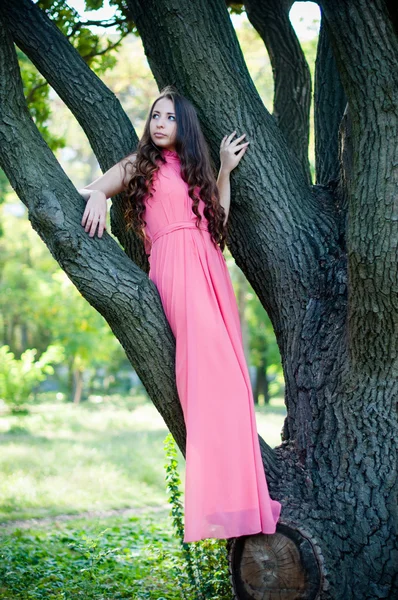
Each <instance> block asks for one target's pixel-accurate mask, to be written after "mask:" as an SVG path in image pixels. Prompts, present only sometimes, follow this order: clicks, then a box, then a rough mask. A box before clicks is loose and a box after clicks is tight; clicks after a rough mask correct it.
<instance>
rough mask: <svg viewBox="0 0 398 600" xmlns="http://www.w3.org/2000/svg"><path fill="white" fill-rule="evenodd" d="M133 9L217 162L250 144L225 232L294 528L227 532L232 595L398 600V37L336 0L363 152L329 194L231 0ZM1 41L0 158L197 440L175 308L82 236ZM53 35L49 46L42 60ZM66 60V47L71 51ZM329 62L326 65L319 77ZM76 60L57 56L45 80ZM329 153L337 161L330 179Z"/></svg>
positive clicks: (69, 189)
mask: <svg viewBox="0 0 398 600" xmlns="http://www.w3.org/2000/svg"><path fill="white" fill-rule="evenodd" d="M27 2H28V4H30V6H31V8H30V10H32V14H36V12H34V11H37V10H38V9H37V7H35V6H34V5H33V4H31V3H29V1H28V0H16V2H11V0H3V3H2V7H3V8H2V10H3V16H4V19H5V21H6V22H7V24H8V26H9V29H10V31H12V32H13V35H15V36H16V35H17V33H15V31H17V30H18V31H20V29H21V28H20V27H16V26H15V18H16V16H18V15H16V14H15V12H14V9H12V6H18V7H19V8H20V9H21V10H23V9H24V6H26V4H27ZM126 2H127V4H128V7H129V9H130V10H131V13H132V15H133V18H134V19H135V23H136V25H137V28H138V30H139V33H140V35H141V37H142V40H143V43H144V47H145V51H146V54H147V56H148V60H149V63H150V66H151V68H152V71H153V73H154V75H155V77H156V80H157V82H158V85H159V86H160V87H161V86H163V85H165V84H169V83H175V84H176V85H177V87H178V88H179V89H180V91H181V92H182V93H184V94H185V95H186V96H187V97H188V98H190V99H191V101H192V102H193V103H194V105H195V106H196V108H197V110H198V114H199V117H200V119H201V122H202V126H203V130H204V132H205V135H206V137H207V140H208V142H209V144H210V147H211V153H212V156H213V159H214V162H215V164H216V165H218V149H219V143H220V140H221V139H222V137H223V136H224V135H225V133H228V132H229V131H232V130H233V129H235V128H237V129H238V132H241V133H243V132H246V133H247V137H248V139H250V140H251V142H252V144H251V146H250V150H249V151H248V152H247V153H246V155H245V158H244V160H242V162H241V164H240V165H239V167H238V169H236V171H234V172H233V174H232V192H233V197H232V205H231V212H230V217H229V223H230V233H229V239H228V243H229V248H230V250H231V252H232V254H233V256H234V257H235V260H236V262H237V264H238V266H239V267H240V268H241V269H242V271H243V272H244V273H245V275H246V277H247V278H248V280H249V282H250V284H251V285H252V287H253V289H254V290H255V291H256V293H257V294H258V296H259V298H260V300H261V302H262V303H263V305H264V307H265V309H266V310H267V312H268V314H269V316H270V319H271V321H272V323H273V326H274V330H275V334H276V337H277V341H278V345H279V349H280V352H281V357H282V364H283V369H284V375H285V381H286V397H285V400H286V406H287V411H288V416H287V418H286V421H285V425H284V429H283V440H282V443H281V445H280V446H278V447H277V448H275V449H274V450H273V449H271V448H269V446H267V444H265V443H264V442H263V440H260V443H261V449H262V455H263V461H264V466H265V471H266V474H267V481H268V483H269V489H270V493H271V496H272V497H274V498H276V499H278V500H279V501H280V502H281V503H282V506H283V508H282V515H281V520H280V523H279V524H278V529H277V533H276V534H275V535H273V536H266V535H257V536H249V537H242V538H237V539H236V540H232V541H231V542H230V543H229V551H230V561H231V568H232V575H233V582H234V588H235V593H236V594H237V595H238V597H239V598H242V599H245V600H254V599H257V598H261V599H264V600H269V599H274V598H278V599H281V600H287V599H289V600H293V599H296V598H301V599H302V600H304V599H309V598H316V597H319V598H321V599H322V600H352V599H355V600H375V599H378V598H394V597H398V580H397V565H398V542H397V539H398V537H397V533H398V531H397V529H398V518H397V506H398V502H397V499H398V498H397V496H398V486H397V472H396V458H397V447H396V445H397V439H398V435H397V434H398V431H397V430H398V427H397V413H396V402H397V395H398V302H397V291H398V273H397V269H398V257H397V243H396V240H397V239H398V202H397V196H396V193H397V182H398V172H397V170H398V155H397V152H398V144H397V139H398V127H397V122H398V115H397V113H398V108H397V98H398V83H397V69H396V65H397V57H398V48H397V37H396V32H395V30H394V26H393V23H392V21H391V17H390V15H389V14H388V13H387V9H386V5H385V4H384V3H383V2H382V0H376V1H375V2H372V3H369V2H366V0H352V1H351V2H346V1H344V0H323V1H322V2H321V5H322V9H323V24H324V26H325V32H324V33H323V35H324V34H327V35H328V36H329V40H330V43H331V47H332V50H333V56H334V59H335V61H336V65H337V69H338V73H339V75H340V79H341V83H342V85H343V88H344V94H345V97H346V99H347V102H348V105H349V113H347V114H349V119H348V125H349V127H347V128H346V129H345V132H344V131H342V133H341V136H340V139H341V140H342V141H343V140H348V141H349V152H348V154H347V148H341V149H340V152H339V155H340V156H341V157H342V158H344V156H345V157H346V158H347V156H348V158H349V160H348V161H344V160H343V162H342V163H340V164H338V165H337V170H338V172H339V173H338V177H339V186H338V190H337V188H336V187H333V186H329V185H327V184H328V182H327V181H324V178H326V175H325V174H322V177H321V179H322V183H323V184H325V185H318V186H315V187H311V186H309V185H308V179H307V178H306V175H305V174H304V173H303V168H302V161H301V160H300V159H299V158H297V156H296V153H295V151H294V150H293V149H292V147H289V143H288V141H287V136H286V134H282V133H281V131H280V130H279V128H278V125H277V124H276V123H275V119H273V118H272V117H271V115H269V113H268V112H267V111H266V110H265V108H264V106H263V104H262V102H261V100H260V98H259V96H258V94H257V92H256V90H255V87H254V85H253V83H252V81H251V79H250V76H249V74H248V72H247V68H246V65H245V63H244V60H243V57H242V54H241V51H240V48H239V45H238V43H237V40H236V36H235V34H234V31H233V27H232V24H231V22H230V19H229V16H228V13H227V9H226V6H225V3H224V1H223V0H204V1H203V2H186V1H185V0H156V1H155V0H126ZM18 35H20V34H18ZM24 35H27V33H26V32H25V34H24ZM32 35H33V34H32ZM28 37H29V36H28ZM0 41H1V44H0V113H1V119H0V163H1V165H2V166H3V168H4V170H5V172H6V174H7V176H8V177H9V179H10V181H11V183H12V184H13V186H14V188H15V189H16V190H17V192H18V194H19V195H20V197H21V199H22V200H23V201H24V202H25V204H26V205H27V206H28V208H29V216H30V219H31V222H32V225H33V226H34V227H35V229H36V230H37V231H38V232H39V233H40V235H41V237H42V238H43V240H44V241H45V242H46V243H47V245H48V246H49V248H50V250H51V251H52V253H53V254H54V256H55V257H56V259H57V260H58V261H59V263H60V265H61V266H62V267H63V268H64V269H65V271H66V272H67V273H68V275H69V276H70V277H71V279H72V280H73V281H74V283H75V284H76V285H77V287H78V288H79V289H80V290H81V292H82V293H83V295H84V296H85V297H86V298H87V299H88V301H89V302H90V303H92V304H93V305H94V306H95V307H96V308H97V310H99V312H101V314H103V315H104V316H105V318H106V319H107V320H108V322H109V323H110V325H111V327H112V329H113V331H114V332H115V335H117V337H118V338H119V340H120V341H121V343H122V344H123V346H124V348H125V349H126V353H127V355H128V357H129V359H130V360H131V362H132V364H133V366H134V367H135V368H136V370H137V372H138V373H139V376H140V378H141V380H142V381H143V383H144V385H145V386H146V388H147V390H148V392H149V394H150V395H151V397H152V399H153V400H154V403H155V405H156V406H157V407H158V409H159V411H160V412H161V413H162V415H163V416H164V418H165V420H166V423H167V424H168V426H169V428H170V430H171V431H172V432H173V434H174V435H175V437H176V439H177V442H178V443H179V446H180V448H181V449H182V451H184V442H185V429H184V425H183V419H182V414H181V410H180V406H179V402H178V397H177V394H176V390H175V381H174V364H173V358H174V351H175V346H174V340H173V338H172V335H171V333H170V329H169V328H168V327H167V323H166V322H165V319H164V314H163V311H162V308H161V304H160V300H159V298H158V296H157V294H156V292H155V290H154V289H153V286H151V282H149V281H148V278H147V277H146V275H145V273H143V271H141V270H140V269H139V268H138V267H137V266H136V265H135V264H134V263H133V262H132V261H130V260H129V259H128V258H127V257H126V255H125V254H124V253H123V252H122V251H121V250H120V248H119V247H118V246H117V245H116V244H114V243H112V240H110V239H109V237H107V236H105V237H104V239H103V240H101V241H98V240H95V241H94V240H88V239H87V235H86V234H85V233H84V232H83V233H82V232H81V229H79V228H78V223H79V221H80V216H81V211H82V206H81V204H82V203H81V204H78V200H79V199H78V195H77V194H76V192H75V190H74V189H73V186H71V185H70V182H69V181H68V180H67V179H66V178H65V177H64V174H63V173H62V170H61V169H60V168H59V166H58V165H57V163H56V161H55V160H54V158H53V157H52V155H51V153H50V152H49V150H48V148H46V147H45V145H44V144H43V142H42V140H41V139H40V137H39V136H38V133H37V131H36V130H35V128H34V126H33V123H32V122H31V121H30V119H29V117H28V115H27V112H26V109H25V108H24V106H23V99H22V93H21V86H20V81H19V75H18V71H17V68H16V61H15V55H14V54H13V51H12V47H11V44H10V39H9V37H8V35H7V31H6V30H5V29H0ZM38 44H39V45H37V44H36V45H35V48H36V53H35V55H37V54H39V55H40V54H43V51H41V50H40V41H39V42H38ZM62 48H63V49H62V53H68V51H69V49H68V47H67V45H66V46H63V47H62ZM26 52H27V54H28V55H29V52H31V53H32V54H34V49H32V48H29V47H28V46H26ZM54 53H55V55H56V56H57V57H58V58H60V57H61V52H60V50H59V47H57V46H56V47H54ZM63 56H65V54H63ZM297 56H298V55H297ZM324 56H326V54H325V55H324ZM42 60H44V59H43V58H41V59H40V60H38V61H37V64H38V67H39V68H40V66H39V64H40V62H41V61H42ZM55 65H56V68H57V69H58V70H59V71H61V72H60V73H57V72H56V68H55ZM322 65H323V66H322ZM358 65H361V68H358ZM79 68H80V67H79ZM330 68H331V63H330V62H328V61H326V60H323V58H322V57H321V58H320V59H319V64H318V69H321V70H322V69H327V70H328V72H329V69H330ZM62 71H63V70H62V61H61V60H58V61H55V62H54V63H53V66H52V67H50V68H49V71H48V77H50V76H51V77H52V78H53V79H55V80H56V79H57V78H62ZM318 77H319V79H318V80H319V81H321V80H322V79H321V73H320V72H318ZM214 90H217V94H215V93H214ZM69 93H71V94H73V93H74V91H73V86H71V89H70V90H69ZM329 94H330V92H329ZM68 101H69V102H70V103H72V100H71V99H69V100H66V102H67V103H68ZM335 101H336V100H335V99H334V100H333V102H335ZM320 104H322V105H323V106H325V105H326V101H325V103H324V102H323V101H322V103H320ZM73 105H74V106H75V102H73ZM315 108H317V107H315ZM79 110H82V111H85V110H89V108H88V107H87V106H84V104H83V106H79ZM110 110H111V111H119V107H116V106H113V107H111V109H110ZM338 110H339V111H340V112H341V104H339V109H338ZM84 121H85V119H83V122H84ZM329 124H330V123H329ZM329 124H328V125H329ZM102 125H103V124H102ZM318 125H319V126H320V127H322V125H321V124H320V121H318ZM336 125H337V121H335V122H334V124H332V131H333V135H335V134H336ZM91 135H93V136H95V131H91ZM118 135H120V137H121V138H123V135H122V134H120V131H119V132H118ZM319 139H320V140H321V139H322V135H320V137H319ZM97 143H99V144H100V143H101V142H100V141H98V140H97ZM124 143H126V140H124V142H122V143H121V147H123V144H124ZM321 147H322V146H321ZM101 152H103V153H104V155H106V151H105V150H104V148H103V147H102V148H101ZM322 152H323V153H324V154H325V152H324V151H322ZM333 153H334V155H333V156H332V160H331V161H330V164H331V167H330V168H329V167H328V170H327V172H329V173H331V174H333V177H334V176H335V173H336V158H335V154H336V150H335V149H334V150H333ZM347 164H349V165H351V169H350V171H349V172H347V171H345V169H344V166H345V165H347ZM32 173H34V177H32ZM322 173H323V171H322ZM126 251H127V250H126ZM129 251H130V250H128V252H129ZM129 255H130V256H132V257H133V258H134V260H135V254H134V252H132V253H131V254H129ZM137 256H138V252H137ZM137 260H138V259H137ZM160 339H161V340H162V341H163V344H162V346H160V345H159V340H160ZM254 567H255V568H254Z"/></svg>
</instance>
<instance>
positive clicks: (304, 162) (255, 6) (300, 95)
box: [244, 0, 311, 182]
mask: <svg viewBox="0 0 398 600" xmlns="http://www.w3.org/2000/svg"><path fill="white" fill-rule="evenodd" d="M244 4H245V8H246V12H247V16H248V19H249V21H250V22H251V24H252V25H253V27H254V28H255V29H256V30H257V31H258V33H259V34H260V36H261V37H262V39H263V41H264V44H265V46H266V48H267V51H268V54H269V57H270V60H271V65H272V72H273V75H274V109H273V115H274V117H275V118H276V122H277V123H278V125H279V127H280V129H281V131H282V132H283V134H284V136H285V138H286V141H287V143H288V145H289V146H290V148H292V150H293V151H294V153H295V154H296V155H297V156H298V158H299V161H300V163H301V166H302V169H303V173H304V175H305V177H306V179H307V181H308V182H311V174H310V166H309V161H308V142H309V132H310V125H309V121H310V106H311V74H310V70H309V67H308V64H307V61H306V58H305V56H304V52H303V50H302V48H301V45H300V42H299V40H298V38H297V36H296V33H295V31H294V29H293V26H292V24H291V22H290V19H289V10H290V8H291V5H292V2H291V1H289V0H288V1H287V2H286V0H285V1H284V2H283V1H282V0H245V3H244Z"/></svg>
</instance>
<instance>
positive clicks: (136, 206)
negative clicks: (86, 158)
mask: <svg viewBox="0 0 398 600" xmlns="http://www.w3.org/2000/svg"><path fill="white" fill-rule="evenodd" d="M235 134H236V131H234V132H233V133H231V134H230V135H226V136H224V138H223V140H222V142H221V147H220V159H221V167H220V170H219V174H218V178H217V180H216V178H215V175H214V172H213V169H212V166H211V161H210V155H209V150H208V147H207V144H206V142H205V139H204V136H203V134H202V131H201V128H200V125H199V120H198V117H197V114H196V111H195V109H194V107H193V106H192V104H191V103H190V102H189V101H188V100H187V99H186V98H184V97H183V96H181V95H180V94H179V93H178V92H177V91H176V90H175V89H174V88H173V87H170V86H169V87H167V88H165V89H164V90H162V92H161V93H160V95H159V97H158V98H157V99H156V100H155V101H154V103H153V104H152V107H151V109H150V112H149V115H148V119H147V122H146V124H145V128H144V132H143V135H142V137H141V139H140V141H139V144H138V147H137V150H136V152H135V153H133V154H131V155H128V156H126V157H125V158H123V159H122V160H121V161H120V162H118V163H117V164H116V165H114V166H113V167H112V168H111V169H109V170H108V171H107V172H106V173H104V175H102V176H101V177H99V178H98V179H96V180H95V181H94V182H93V183H91V184H90V185H88V186H87V187H85V188H84V189H82V190H80V193H81V194H82V195H83V196H84V197H85V198H86V199H87V204H86V208H85V211H84V214H83V218H82V225H83V226H84V227H85V231H86V232H88V233H89V235H90V236H93V235H95V232H96V230H97V227H98V236H99V237H101V236H102V234H103V231H104V229H105V218H106V209H107V198H110V197H112V196H114V195H116V194H118V193H120V192H122V191H124V192H125V198H126V210H125V217H126V224H127V227H128V228H129V227H132V228H134V230H135V231H136V232H137V233H138V235H139V236H141V237H142V239H143V240H144V243H145V248H146V252H147V255H148V259H149V264H150V271H149V277H150V279H151V280H152V281H153V282H154V284H155V285H156V287H157V289H158V291H159V294H160V298H161V301H162V305H163V308H164V311H165V315H166V318H167V320H168V321H169V323H170V326H171V329H172V331H173V333H174V336H175V339H176V361H175V363H176V383H177V390H178V395H179V399H180V402H181V406H182V409H183V413H184V419H185V424H186V431H187V439H186V465H185V495H184V499H185V505H184V508H185V510H184V513H185V532H184V541H185V542H192V541H197V540H200V539H205V538H224V539H226V538H232V537H237V536H241V535H249V534H255V533H260V532H263V533H268V534H271V533H274V532H275V530H276V523H277V521H278V519H279V515H280V511H281V504H280V503H279V502H278V501H276V500H272V499H271V498H270V496H269V493H268V486H267V482H266V477H265V473H264V467H263V463H262V459H261V453H260V446H259V440H258V435H257V429H256V421H255V413H254V402H253V395H252V389H251V384H250V378H249V372H248V368H247V364H246V361H245V356H244V352H243V343H242V333H241V328H240V321H239V314H238V307H237V303H236V298H235V295H234V290H233V287H232V282H231V279H230V275H229V272H228V269H227V265H226V262H225V258H224V255H223V253H222V250H223V249H224V247H225V238H226V231H227V229H226V224H227V218H228V213H229V208H230V173H231V171H232V170H233V169H234V168H235V167H236V166H237V165H238V164H239V162H240V160H241V159H242V157H243V155H244V154H245V152H246V150H247V148H248V145H249V142H243V141H242V140H243V138H244V137H245V134H243V135H241V136H240V137H238V138H236V139H233V138H234V137H235Z"/></svg>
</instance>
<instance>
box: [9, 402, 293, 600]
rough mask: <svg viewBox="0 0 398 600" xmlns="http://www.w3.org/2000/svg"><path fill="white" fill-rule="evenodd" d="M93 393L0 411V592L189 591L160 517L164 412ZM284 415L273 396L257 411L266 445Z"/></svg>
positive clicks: (166, 519) (173, 598)
mask: <svg viewBox="0 0 398 600" xmlns="http://www.w3.org/2000/svg"><path fill="white" fill-rule="evenodd" d="M92 400H93V401H92V402H85V403H83V404H82V405H80V406H73V405H71V404H67V403H63V402H60V401H59V402H48V401H47V402H45V401H44V402H43V401H42V402H41V403H37V404H35V405H32V406H31V407H29V408H30V412H29V414H27V415H25V416H18V417H17V416H10V415H5V414H3V415H2V416H1V415H0V445H1V451H0V556H1V560H0V598H2V599H3V598H4V599H7V600H9V599H11V598H12V599H13V600H20V599H24V600H25V599H26V600H27V599H31V598H40V599H41V598H46V599H50V600H53V599H54V600H61V599H62V600H67V599H68V600H69V598H70V599H72V598H85V599H87V600H90V599H91V598H92V599H96V600H115V599H116V598H133V599H135V600H144V599H145V600H146V599H149V598H150V599H154V600H155V599H156V600H162V599H163V598H167V599H168V600H177V599H180V598H185V597H186V598H191V596H189V595H188V596H185V595H184V577H185V576H186V574H185V573H181V572H180V571H179V568H178V564H179V563H178V560H179V559H178V556H179V552H180V548H179V544H178V541H177V539H176V536H175V532H174V531H173V527H172V523H171V518H170V516H169V511H170V506H169V505H168V503H167V502H168V500H167V490H166V484H165V470H164V464H165V462H166V459H165V455H164V449H163V442H164V439H165V437H166V435H167V433H168V431H167V429H166V427H165V425H164V422H163V419H162V418H161V416H160V415H159V413H158V412H157V411H156V409H155V408H154V407H153V405H152V404H151V403H149V402H148V401H146V399H145V398H144V397H135V398H132V399H129V400H126V399H122V398H108V399H106V398H105V399H103V400H102V401H101V402H98V400H99V399H98V398H93V399H92ZM284 415H285V410H284V405H283V402H282V401H281V400H279V401H274V402H272V404H271V405H270V406H268V407H261V408H259V409H258V410H256V419H257V426H258V431H259V433H260V434H261V435H262V437H264V439H265V440H266V441H267V442H268V443H269V444H270V445H271V446H274V445H276V444H278V443H279V440H280V430H281V427H282V424H283V419H284ZM177 455H178V460H179V466H178V471H179V474H180V478H181V481H182V486H181V487H182V489H183V483H184V461H183V458H182V456H181V454H180V452H179V451H178V450H177ZM151 507H152V508H151ZM125 509H129V510H125ZM86 511H87V512H86ZM117 511H121V512H122V514H120V515H119V514H117ZM82 513H85V514H84V515H82ZM59 515H70V516H71V517H72V516H73V515H75V518H73V519H69V520H67V519H66V518H63V517H58V518H57V516H59ZM78 515H80V516H78ZM43 517H46V518H47V519H44V520H43V519H42V518H43ZM21 519H38V520H36V521H30V522H20V521H19V520H21ZM177 581H178V585H177V584H176V582H177ZM214 600H216V599H214ZM220 600H226V599H224V598H221V597H220Z"/></svg>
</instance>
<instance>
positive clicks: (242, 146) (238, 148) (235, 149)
mask: <svg viewBox="0 0 398 600" xmlns="http://www.w3.org/2000/svg"><path fill="white" fill-rule="evenodd" d="M249 144H250V142H245V143H244V144H240V146H234V152H236V151H237V150H240V149H241V148H245V147H247V146H248V145H249Z"/></svg>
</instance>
